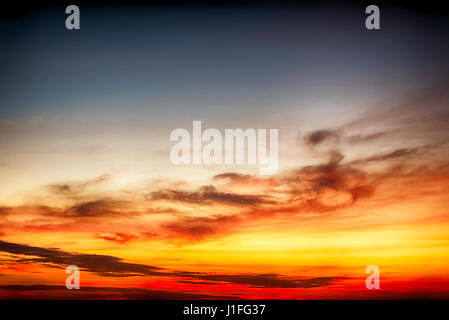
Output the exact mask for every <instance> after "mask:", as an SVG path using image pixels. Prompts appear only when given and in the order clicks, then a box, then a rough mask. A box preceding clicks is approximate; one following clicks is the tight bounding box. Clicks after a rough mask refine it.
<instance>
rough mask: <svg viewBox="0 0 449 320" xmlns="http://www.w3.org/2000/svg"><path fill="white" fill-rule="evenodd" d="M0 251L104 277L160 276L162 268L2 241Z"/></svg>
mask: <svg viewBox="0 0 449 320" xmlns="http://www.w3.org/2000/svg"><path fill="white" fill-rule="evenodd" d="M0 251H3V252H8V253H11V254H15V255H26V256H33V257H34V258H25V259H22V260H21V263H41V264H53V265H56V266H68V265H76V266H78V267H79V268H80V269H82V270H86V271H89V272H93V273H96V274H99V275H102V276H113V277H117V276H132V275H149V276H151V275H159V272H160V270H161V268H158V267H154V266H148V265H143V264H135V263H127V262H123V261H122V259H120V258H117V257H114V256H108V255H97V254H83V253H70V252H65V251H62V250H59V249H46V248H40V247H33V246H28V245H22V244H16V243H11V242H5V241H0Z"/></svg>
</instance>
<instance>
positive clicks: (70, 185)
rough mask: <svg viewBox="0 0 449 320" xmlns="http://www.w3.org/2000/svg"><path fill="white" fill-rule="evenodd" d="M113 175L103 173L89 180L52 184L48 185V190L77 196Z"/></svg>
mask: <svg viewBox="0 0 449 320" xmlns="http://www.w3.org/2000/svg"><path fill="white" fill-rule="evenodd" d="M110 178H111V176H110V175H109V174H103V175H101V176H99V177H96V178H94V179H91V180H87V181H75V182H66V183H57V184H50V185H48V186H47V188H48V190H50V191H51V192H52V193H55V194H59V195H64V196H77V195H78V194H80V193H82V192H83V191H85V190H86V189H87V188H89V187H92V186H93V187H95V186H98V185H99V184H101V183H103V182H106V181H109V180H110Z"/></svg>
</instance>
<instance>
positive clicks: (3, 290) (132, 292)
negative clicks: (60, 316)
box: [0, 284, 234, 300]
mask: <svg viewBox="0 0 449 320" xmlns="http://www.w3.org/2000/svg"><path fill="white" fill-rule="evenodd" d="M0 298H2V299H40V300H41V299H43V300H48V299H76V300H79V299H107V300H110V299H130V300H198V299H229V298H231V296H223V295H208V294H202V293H193V292H189V291H180V290H178V291H169V290H150V289H143V288H123V287H86V286H81V289H80V290H67V289H66V287H65V285H64V284H62V285H61V286H55V285H41V284H38V285H0ZM232 298H234V297H232Z"/></svg>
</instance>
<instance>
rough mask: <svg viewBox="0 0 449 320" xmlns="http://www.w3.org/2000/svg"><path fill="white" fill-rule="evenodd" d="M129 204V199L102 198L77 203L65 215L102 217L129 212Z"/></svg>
mask: <svg viewBox="0 0 449 320" xmlns="http://www.w3.org/2000/svg"><path fill="white" fill-rule="evenodd" d="M129 206H130V203H129V202H127V201H120V200H113V199H101V200H95V201H88V202H83V203H79V204H76V205H74V206H72V207H70V208H68V209H67V210H65V212H64V215H65V216H69V217H101V216H116V215H124V214H127V213H129ZM133 213H136V212H133Z"/></svg>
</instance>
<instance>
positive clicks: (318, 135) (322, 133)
mask: <svg viewBox="0 0 449 320" xmlns="http://www.w3.org/2000/svg"><path fill="white" fill-rule="evenodd" d="M331 138H332V139H334V140H338V138H339V132H338V131H336V130H330V129H323V130H316V131H313V132H310V133H308V134H306V136H305V137H304V141H305V143H306V144H308V145H311V146H315V145H318V144H320V143H322V142H324V141H326V140H328V139H331Z"/></svg>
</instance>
